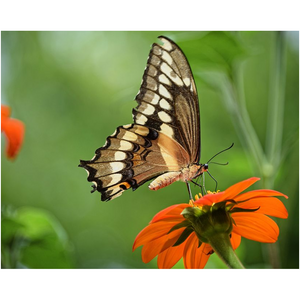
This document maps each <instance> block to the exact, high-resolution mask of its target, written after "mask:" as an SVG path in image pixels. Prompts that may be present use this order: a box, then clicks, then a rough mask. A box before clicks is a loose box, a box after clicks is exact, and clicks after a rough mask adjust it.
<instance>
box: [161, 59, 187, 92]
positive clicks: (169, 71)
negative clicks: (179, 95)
mask: <svg viewBox="0 0 300 300" xmlns="http://www.w3.org/2000/svg"><path fill="white" fill-rule="evenodd" d="M160 70H161V71H162V72H163V73H165V74H166V75H167V76H168V77H169V78H170V79H171V80H172V81H173V82H174V83H175V84H177V85H179V86H183V82H182V80H181V79H180V78H179V77H178V75H177V74H176V73H175V72H174V71H173V69H172V68H171V67H170V66H168V65H167V64H166V63H165V62H163V63H162V64H161V66H160Z"/></svg>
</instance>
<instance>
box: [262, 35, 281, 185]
mask: <svg viewBox="0 0 300 300" xmlns="http://www.w3.org/2000/svg"><path fill="white" fill-rule="evenodd" d="M271 68H272V69H271V73H270V74H271V75H270V96H269V106H268V121H267V134H266V156H267V159H268V162H269V164H270V166H271V167H272V168H271V170H270V173H267V172H265V174H264V175H265V176H264V181H265V182H264V185H265V187H266V188H273V185H274V179H275V178H274V177H275V176H276V170H277V169H278V167H279V163H280V162H281V145H282V133H283V121H284V100H285V97H284V92H285V77H286V68H285V43H284V33H283V32H276V36H275V42H274V52H273V56H272V61H271Z"/></svg>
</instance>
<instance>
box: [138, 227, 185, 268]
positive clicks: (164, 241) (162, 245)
mask: <svg viewBox="0 0 300 300" xmlns="http://www.w3.org/2000/svg"><path fill="white" fill-rule="evenodd" d="M184 229H185V228H180V229H179V230H175V231H173V232H171V233H169V234H167V235H163V236H161V237H159V238H157V239H155V240H152V241H150V242H149V243H146V244H145V245H144V246H143V249H142V260H143V262H144V263H148V262H149V261H151V260H152V259H153V258H154V257H155V256H156V255H158V254H159V253H160V252H162V251H164V250H166V249H167V248H170V247H172V246H173V245H174V243H175V242H176V241H177V240H178V238H179V236H180V235H181V233H182V232H183V231H184Z"/></svg>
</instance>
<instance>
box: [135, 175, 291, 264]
mask: <svg viewBox="0 0 300 300" xmlns="http://www.w3.org/2000/svg"><path fill="white" fill-rule="evenodd" d="M258 180H259V178H255V177H253V178H249V179H247V180H244V181H241V182H239V183H237V184H235V185H233V186H231V187H229V188H228V189H226V190H225V191H223V192H219V193H210V194H207V195H205V196H203V197H202V198H200V199H199V198H198V197H196V199H198V200H197V201H195V202H194V201H190V203H189V204H176V205H173V206H170V207H168V208H166V209H164V210H162V211H161V212H159V213H158V214H156V215H155V216H154V218H153V219H152V220H151V222H150V224H149V225H148V226H147V227H145V228H144V229H143V230H142V231H141V232H140V233H139V234H138V235H137V237H136V239H135V241H134V244H133V251H134V250H135V249H136V248H137V247H139V246H142V245H143V249H142V260H143V262H144V263H148V262H149V261H151V260H152V259H153V258H154V257H155V256H157V265H158V267H159V268H171V267H173V266H174V265H175V264H176V263H177V262H178V261H179V260H180V259H181V257H183V262H184V267H185V268H187V269H194V268H196V269H200V268H204V267H205V265H206V263H207V260H208V259H209V257H210V255H211V254H212V253H213V252H214V250H213V248H212V247H211V245H210V244H209V243H208V242H207V241H208V240H209V239H207V237H209V235H210V234H214V232H221V231H222V232H225V233H226V234H227V233H228V235H229V237H230V242H231V245H232V248H233V249H234V250H235V249H236V248H237V247H238V246H239V245H240V242H241V237H244V238H247V239H250V240H254V241H258V242H263V243H274V242H276V240H277V238H278V235H279V228H278V226H277V224H276V223H275V222H274V221H273V220H272V219H271V218H269V217H268V216H273V217H277V218H287V217H288V213H287V210H286V208H285V207H284V205H283V203H282V202H281V201H280V200H279V199H277V198H275V196H283V197H285V198H288V197H287V196H286V195H284V194H282V193H280V192H277V191H273V190H266V189H262V190H254V191H250V192H246V193H243V194H240V193H241V192H242V191H244V190H245V189H247V188H248V187H249V186H251V185H252V184H254V183H255V182H256V181H258ZM267 215H268V216H267Z"/></svg>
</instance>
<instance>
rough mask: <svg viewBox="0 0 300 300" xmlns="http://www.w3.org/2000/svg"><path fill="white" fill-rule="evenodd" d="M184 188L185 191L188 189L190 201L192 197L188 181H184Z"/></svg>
mask: <svg viewBox="0 0 300 300" xmlns="http://www.w3.org/2000/svg"><path fill="white" fill-rule="evenodd" d="M186 186H187V189H188V193H189V196H190V200H192V199H193V196H192V192H191V187H190V184H189V183H188V181H186Z"/></svg>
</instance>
